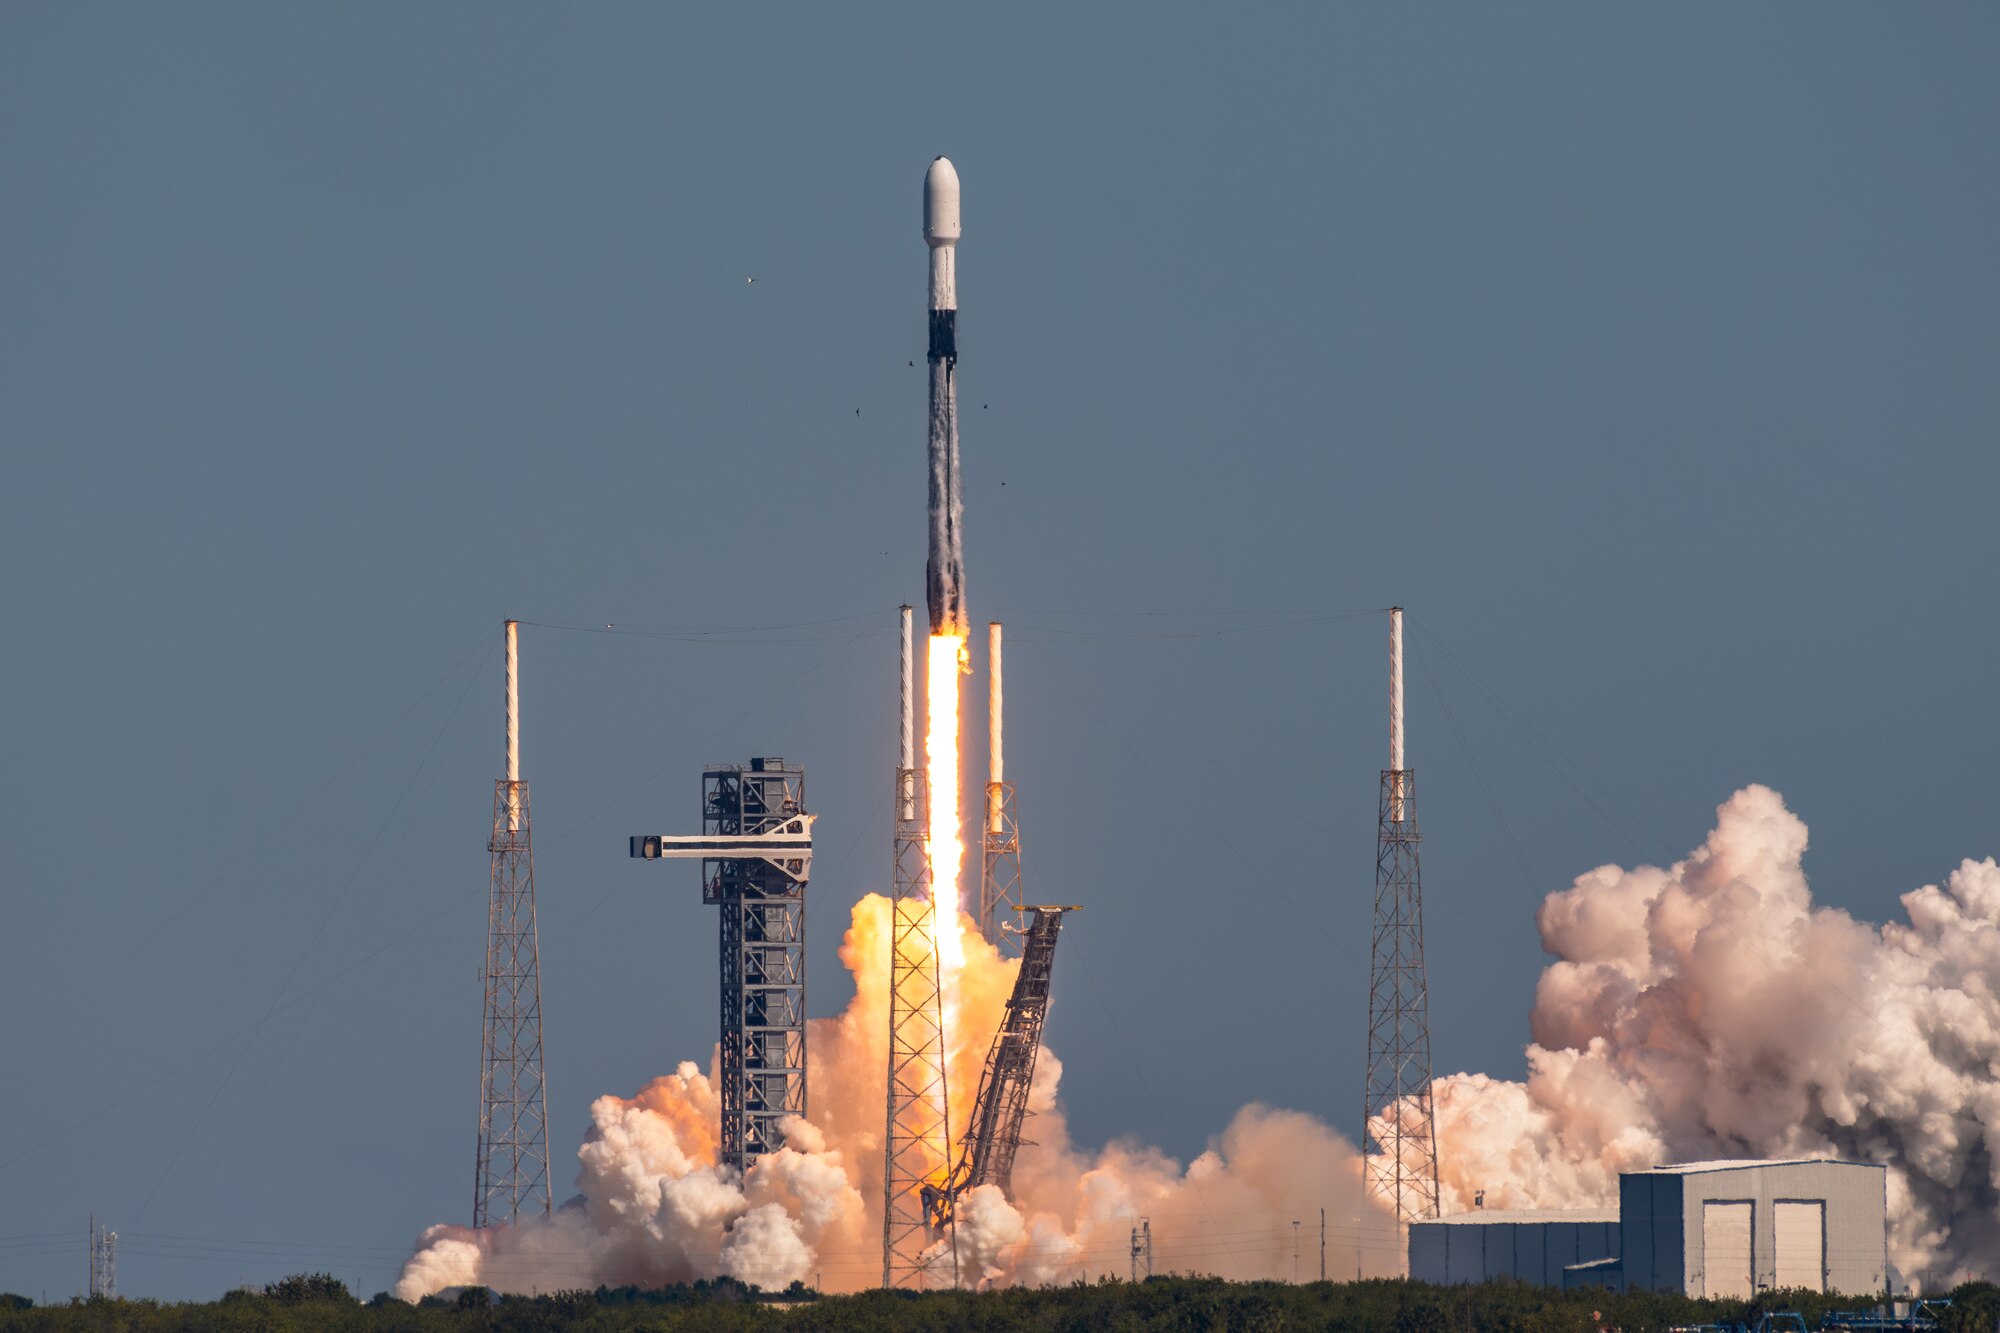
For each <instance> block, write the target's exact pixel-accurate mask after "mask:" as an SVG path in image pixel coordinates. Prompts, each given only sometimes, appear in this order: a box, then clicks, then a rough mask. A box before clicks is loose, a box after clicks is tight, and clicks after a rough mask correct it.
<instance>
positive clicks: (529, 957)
mask: <svg viewBox="0 0 2000 1333" xmlns="http://www.w3.org/2000/svg"><path fill="white" fill-rule="evenodd" d="M520 637H521V636H520V624H519V622H517V621H513V620H510V621H508V622H507V775H506V776H505V777H503V778H501V779H500V780H499V781H497V782H495V783H494V784H493V836H492V838H491V839H489V840H488V842H487V844H486V849H487V850H488V851H489V852H491V853H492V854H493V867H492V888H491V892H490V893H489V895H488V897H487V907H486V968H485V971H484V973H483V974H482V975H483V978H484V981H485V983H486V1022H485V1033H484V1036H483V1038H482V1040H481V1046H480V1059H479V1163H478V1168H477V1174H476V1177H475V1180H474V1184H473V1192H472V1225H473V1226H475V1227H487V1226H495V1225H499V1224H502V1223H511V1222H514V1221H517V1220H518V1219H519V1218H520V1217H521V1216H522V1215H523V1214H524V1213H541V1214H542V1215H543V1216H544V1217H546V1216H548V1214H549V1209H550V1205H551V1200H550V1195H549V1136H548V1124H549V1107H548V1092H547V1089H546V1088H545V1086H544V1085H543V1082H542V973H541V962H540V956H539V949H538V946H537V940H536V934H535V854H534V848H533V843H532V841H531V839H530V837H529V832H528V784H527V783H525V782H523V781H522V780H521V726H520V722H521V688H520V681H521V674H520V664H521V655H520Z"/></svg>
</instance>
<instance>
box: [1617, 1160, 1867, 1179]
mask: <svg viewBox="0 0 2000 1333" xmlns="http://www.w3.org/2000/svg"><path fill="white" fill-rule="evenodd" d="M1764 1166H1872V1167H1875V1168H1876V1169H1877V1170H1887V1168H1886V1167H1883V1166H1882V1165H1881V1164H1880V1163H1879V1162H1848V1161H1843V1160H1841V1159H1840V1158H1837V1157H1782V1158H1768V1159H1756V1160H1752V1159H1747V1158H1746V1159H1742V1160H1727V1159H1725V1160H1722V1161H1714V1162H1679V1163H1676V1164H1674V1165H1672V1166H1654V1167H1648V1168H1647V1169H1645V1170H1644V1171H1627V1172H1624V1174H1625V1175H1628V1176H1692V1175H1696V1174H1698V1173H1700V1172H1703V1171H1747V1170H1751V1169H1753V1168H1755V1167H1764Z"/></svg>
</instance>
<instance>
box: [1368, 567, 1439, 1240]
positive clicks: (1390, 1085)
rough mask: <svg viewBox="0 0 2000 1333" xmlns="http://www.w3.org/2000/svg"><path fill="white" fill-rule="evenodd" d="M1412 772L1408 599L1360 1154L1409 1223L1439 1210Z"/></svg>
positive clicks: (1392, 740) (1394, 705)
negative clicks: (1407, 718)
mask: <svg viewBox="0 0 2000 1333" xmlns="http://www.w3.org/2000/svg"><path fill="white" fill-rule="evenodd" d="M1416 778H1417V775H1416V771H1415V770H1414V769H1411V768H1409V767H1407V766H1406V763H1405V759H1404V755H1403V608H1402V607H1400V606H1395V607H1391V608H1389V767H1388V768H1386V769H1384V770H1382V796H1381V802H1380V805H1379V807H1378V810H1379V818H1378V822H1377V830H1376V839H1375V926H1374V932H1373V936H1372V940H1371V945H1370V949H1369V959H1368V1079H1367V1105H1366V1108H1365V1115H1364V1118H1363V1123H1362V1135H1363V1137H1362V1144H1363V1158H1362V1161H1363V1166H1364V1171H1365V1174H1366V1178H1367V1181H1366V1183H1367V1188H1368V1191H1369V1193H1370V1194H1372V1195H1374V1196H1375V1197H1377V1198H1380V1199H1382V1200H1384V1201H1385V1202H1387V1203H1388V1204H1389V1205H1390V1206H1391V1207H1392V1208H1394V1209H1395V1210H1396V1218H1397V1220H1398V1221H1399V1222H1406V1223H1407V1222H1411V1221H1418V1220H1422V1219H1424V1218H1432V1217H1436V1216H1437V1215H1438V1169H1437V1127H1436V1118H1435V1115H1434V1111H1433V1106H1432V1102H1431V1030H1430V1010H1429V999H1428V987H1427V983H1426V979H1425V972H1424V888H1423V867H1422V862H1421V858H1420V856H1419V849H1420V846H1421V844H1422V841H1423V839H1422V836H1421V835H1420V834H1419V833H1418V831H1417V783H1416Z"/></svg>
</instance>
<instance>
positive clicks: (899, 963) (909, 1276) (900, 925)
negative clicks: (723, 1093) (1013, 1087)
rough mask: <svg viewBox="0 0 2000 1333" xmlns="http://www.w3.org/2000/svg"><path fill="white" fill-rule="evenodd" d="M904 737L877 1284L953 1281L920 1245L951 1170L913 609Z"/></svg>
mask: <svg viewBox="0 0 2000 1333" xmlns="http://www.w3.org/2000/svg"><path fill="white" fill-rule="evenodd" d="M902 622H903V624H902V630H903V633H902V659H903V660H902V736H901V745H900V748H899V749H898V751H897V756H896V844H895V867H894V884H895V888H894V893H893V898H892V901H891V904H890V923H889V1080H888V1123H887V1129H886V1135H885V1138H884V1143H885V1145H886V1146H885V1151H884V1154H883V1159H884V1160H883V1165H884V1173H883V1174H884V1180H883V1186H884V1196H883V1206H882V1285H883V1286H885V1287H915V1288H922V1287H926V1286H930V1287H940V1286H953V1285H956V1264H957V1250H956V1247H955V1246H954V1247H952V1252H951V1263H950V1271H949V1272H948V1273H947V1274H943V1275H940V1274H935V1273H933V1272H932V1271H931V1268H930V1266H929V1265H927V1263H926V1261H925V1252H926V1251H927V1250H930V1249H931V1248H932V1246H933V1245H935V1244H936V1242H937V1241H938V1240H939V1239H941V1237H940V1236H939V1235H938V1233H937V1232H935V1231H933V1230H932V1229H931V1227H930V1221H929V1218H928V1217H927V1215H926V1212H925V1208H924V1197H923V1191H924V1187H925V1186H926V1185H932V1186H937V1185H942V1184H943V1183H944V1181H945V1178H946V1176H947V1175H949V1174H950V1171H951V1129H950V1125H949V1123H948V1121H947V1118H946V1107H947V1102H946V1095H945V1044H944V995H943V992H942V990H941V989H940V985H939V959H938V936H937V932H938V930H939V929H940V928H941V927H943V926H945V925H946V923H943V922H940V921H939V920H938V916H937V912H936V910H935V907H934V904H933V903H932V901H931V871H930V836H929V832H928V824H929V809H928V802H927V799H926V797H927V790H928V789H927V784H926V781H925V775H924V770H923V769H922V768H921V767H919V766H918V764H917V754H916V734H917V732H916V688H915V674H916V673H915V662H916V645H915V630H914V624H913V620H912V613H911V609H910V608H909V607H907V606H906V607H904V608H903V615H902Z"/></svg>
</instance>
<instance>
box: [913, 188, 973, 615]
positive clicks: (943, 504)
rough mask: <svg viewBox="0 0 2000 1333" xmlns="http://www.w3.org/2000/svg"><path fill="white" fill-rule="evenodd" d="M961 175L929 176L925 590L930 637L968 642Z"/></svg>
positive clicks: (926, 210) (926, 222) (926, 192)
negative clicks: (961, 481) (961, 452)
mask: <svg viewBox="0 0 2000 1333" xmlns="http://www.w3.org/2000/svg"><path fill="white" fill-rule="evenodd" d="M958 236H959V225H958V171H957V169H956V168H954V167H953V166H952V165H951V159H950V158H946V157H940V158H937V159H935V160H933V161H932V162H931V166H930V170H929V171H927V172H925V173H924V241H925V243H926V244H928V245H929V247H930V252H931V300H930V309H931V325H930V352H929V354H928V360H929V362H930V370H931V430H930V464H931V487H930V498H931V536H930V559H929V561H928V563H927V564H926V565H925V570H924V587H925V592H926V594H927V598H928V601H929V603H930V616H931V633H932V634H948V635H955V636H957V637H959V638H963V637H965V636H966V634H967V633H969V631H970V623H969V622H968V621H967V619H966V614H965V548H964V546H963V544H962V543H961V539H960V533H959V529H960V526H961V523H962V520H963V519H964V517H965V502H964V499H963V498H962V497H961V496H960V494H959V486H958V385H957V373H958Z"/></svg>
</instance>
